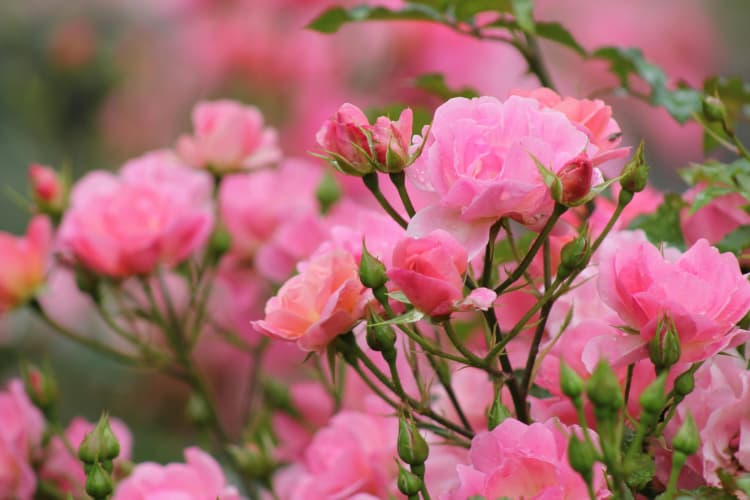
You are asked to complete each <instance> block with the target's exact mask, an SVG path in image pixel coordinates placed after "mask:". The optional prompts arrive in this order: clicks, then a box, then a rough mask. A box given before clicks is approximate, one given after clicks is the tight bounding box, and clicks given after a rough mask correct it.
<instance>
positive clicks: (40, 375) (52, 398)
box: [21, 363, 58, 416]
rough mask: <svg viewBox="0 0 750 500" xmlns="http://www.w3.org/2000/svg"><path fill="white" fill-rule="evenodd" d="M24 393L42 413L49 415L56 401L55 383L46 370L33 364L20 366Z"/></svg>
mask: <svg viewBox="0 0 750 500" xmlns="http://www.w3.org/2000/svg"><path fill="white" fill-rule="evenodd" d="M21 374H22V377H23V382H24V386H25V389H26V394H28V395H29V398H30V399H31V401H32V402H33V403H34V405H36V406H37V408H39V409H40V410H41V411H42V413H44V415H47V416H48V415H49V414H50V412H52V410H53V408H54V406H55V404H56V403H57V398H58V391H57V383H56V382H55V379H54V378H53V377H52V375H51V373H49V371H48V370H44V371H42V370H41V369H40V368H39V367H37V366H36V365H33V364H27V363H24V364H23V365H22V366H21Z"/></svg>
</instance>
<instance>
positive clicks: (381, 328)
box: [365, 314, 396, 355]
mask: <svg viewBox="0 0 750 500" xmlns="http://www.w3.org/2000/svg"><path fill="white" fill-rule="evenodd" d="M381 321H382V318H380V317H379V316H378V315H377V314H371V315H370V318H369V320H368V321H367V336H366V337H365V338H366V340H367V345H368V346H369V347H370V349H372V350H373V351H377V352H382V353H383V355H385V353H386V352H389V351H394V350H395V347H394V346H395V345H396V332H394V331H393V328H391V326H390V325H382V324H379V323H381Z"/></svg>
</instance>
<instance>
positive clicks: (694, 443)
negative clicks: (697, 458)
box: [672, 413, 700, 456]
mask: <svg viewBox="0 0 750 500" xmlns="http://www.w3.org/2000/svg"><path fill="white" fill-rule="evenodd" d="M698 446H700V434H699V433H698V427H697V426H696V425H695V420H694V419H693V416H692V415H691V414H690V413H688V414H687V416H686V417H685V421H684V422H683V423H682V425H681V426H680V428H679V429H678V430H677V434H675V435H674V438H672V448H674V449H675V451H679V452H680V453H683V454H685V455H688V456H689V455H692V454H693V453H695V452H696V451H698Z"/></svg>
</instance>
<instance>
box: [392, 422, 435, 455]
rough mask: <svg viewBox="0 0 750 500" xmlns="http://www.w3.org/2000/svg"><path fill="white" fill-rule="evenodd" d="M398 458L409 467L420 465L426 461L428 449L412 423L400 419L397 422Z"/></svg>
mask: <svg viewBox="0 0 750 500" xmlns="http://www.w3.org/2000/svg"><path fill="white" fill-rule="evenodd" d="M396 444H397V449H398V456H399V457H400V458H401V460H403V461H404V462H405V463H407V464H409V465H422V464H424V463H425V462H426V461H427V457H428V456H429V454H430V448H429V446H428V445H427V441H425V439H424V438H423V437H422V435H421V434H420V433H419V431H418V430H417V428H416V427H415V426H414V424H413V423H407V422H406V420H405V419H403V418H401V419H399V421H398V440H397V442H396Z"/></svg>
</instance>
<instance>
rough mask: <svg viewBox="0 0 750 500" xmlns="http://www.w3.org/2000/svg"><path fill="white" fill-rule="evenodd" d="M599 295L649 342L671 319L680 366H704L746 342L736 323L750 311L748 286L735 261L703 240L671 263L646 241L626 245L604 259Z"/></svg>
mask: <svg viewBox="0 0 750 500" xmlns="http://www.w3.org/2000/svg"><path fill="white" fill-rule="evenodd" d="M599 269H600V275H599V292H600V294H601V297H602V300H604V302H605V303H606V304H607V305H609V306H610V307H611V308H612V309H614V310H615V311H616V312H617V314H618V315H619V316H620V318H621V319H622V320H623V321H625V323H626V324H627V325H629V326H631V327H633V328H636V329H638V330H640V335H641V339H642V341H643V342H644V344H645V343H646V342H648V341H649V340H651V338H653V336H654V335H655V334H656V328H657V324H658V323H659V322H660V321H661V320H662V319H663V318H664V317H665V316H669V317H670V318H671V320H672V321H673V322H674V325H675V327H676V331H677V335H678V336H679V338H680V345H681V348H682V355H681V358H680V360H681V361H682V362H695V361H701V360H704V359H706V358H708V357H709V356H712V355H714V354H716V353H717V352H719V351H721V350H723V349H725V348H727V347H728V346H730V345H731V344H732V343H733V342H739V341H741V340H742V339H744V338H746V335H747V332H745V331H743V330H740V329H738V328H737V327H736V323H737V322H738V321H739V320H740V319H742V317H743V316H744V315H745V313H747V311H748V310H749V309H750V283H748V281H747V279H746V278H745V277H744V276H743V275H742V273H741V272H740V268H739V265H738V263H737V259H736V258H735V257H734V255H731V254H726V253H725V254H720V253H719V251H718V250H716V248H714V247H712V246H710V245H709V243H708V242H707V241H706V240H699V241H698V242H697V243H696V244H694V245H693V246H692V247H690V249H689V250H688V251H687V252H685V253H684V254H682V255H679V256H674V258H670V257H669V256H667V257H666V258H665V256H663V255H662V253H661V252H660V251H659V249H657V248H656V247H655V246H653V245H652V244H650V243H647V242H629V243H628V242H623V244H622V245H620V246H619V247H618V248H617V249H613V251H611V252H609V253H608V254H606V253H605V254H604V255H603V256H602V257H601V261H600V263H599Z"/></svg>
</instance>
